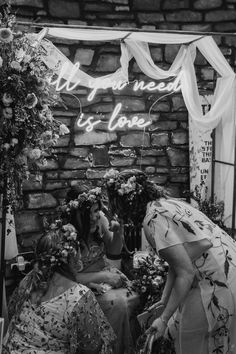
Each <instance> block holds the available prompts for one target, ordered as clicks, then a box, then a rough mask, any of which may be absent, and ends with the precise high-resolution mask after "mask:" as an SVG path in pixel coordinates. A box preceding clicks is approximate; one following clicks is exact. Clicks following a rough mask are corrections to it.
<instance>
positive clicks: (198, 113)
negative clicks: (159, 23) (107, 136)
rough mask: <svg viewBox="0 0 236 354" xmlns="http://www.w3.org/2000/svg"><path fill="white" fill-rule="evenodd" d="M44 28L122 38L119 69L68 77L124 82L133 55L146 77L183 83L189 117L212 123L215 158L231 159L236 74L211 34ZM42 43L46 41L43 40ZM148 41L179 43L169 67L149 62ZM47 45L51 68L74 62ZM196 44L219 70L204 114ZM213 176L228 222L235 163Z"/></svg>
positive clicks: (82, 36) (77, 36)
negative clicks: (102, 73) (165, 67)
mask: <svg viewBox="0 0 236 354" xmlns="http://www.w3.org/2000/svg"><path fill="white" fill-rule="evenodd" d="M47 33H48V35H49V36H51V37H59V38H67V39H72V40H86V41H90V40H91V41H110V40H118V39H119V40H120V39H122V41H121V60H120V63H121V68H120V69H118V70H117V71H116V72H115V73H112V74H109V75H106V76H102V77H100V78H93V77H91V76H89V75H87V74H86V73H84V72H83V71H82V70H77V72H76V74H75V75H74V77H73V80H72V81H73V82H77V81H78V80H79V82H80V85H83V86H86V87H93V86H94V85H96V87H99V85H100V84H102V81H103V80H108V84H107V87H109V85H110V86H112V82H114V81H115V82H117V81H121V82H127V81H128V80H129V77H128V65H129V61H130V59H131V58H132V57H134V58H135V60H136V62H137V64H138V66H139V68H140V69H141V70H142V72H144V73H145V74H146V75H147V76H148V77H150V78H153V79H156V80H160V79H166V78H169V77H177V76H178V77H179V78H180V82H181V90H182V95H183V98H184V101H185V104H186V107H187V109H188V111H189V114H190V116H191V118H192V120H193V122H194V123H195V124H196V125H197V126H198V128H201V129H202V130H203V131H207V130H212V129H214V128H216V139H217V140H216V159H218V160H221V161H227V162H231V163H233V161H234V141H235V105H234V98H235V93H236V90H235V73H234V71H233V70H232V68H231V67H230V65H229V64H228V62H227V61H226V59H225V58H224V56H223V54H222V53H221V51H220V49H219V48H218V46H217V45H216V43H215V41H214V40H213V38H212V37H210V36H205V37H203V36H198V35H191V34H190V35H188V34H179V33H178V34H175V33H151V32H141V31H140V32H138V31H137V32H135V31H134V32H132V31H131V32H130V31H119V30H117V31H116V30H115V31H112V30H110V31H109V30H96V29H94V30H93V29H76V28H75V29H73V28H70V29H67V28H48V29H47ZM39 35H40V34H39ZM42 43H45V41H43V42H42ZM48 43H50V42H48ZM148 43H160V44H163V43H165V44H182V45H181V47H180V49H179V52H178V54H177V56H176V58H175V60H174V62H173V63H172V65H171V66H170V68H169V69H168V70H163V69H161V68H159V67H158V66H157V65H155V63H154V62H153V60H152V58H151V54H150V51H149V46H148ZM50 48H51V52H49V51H48V56H47V58H46V62H48V65H50V66H51V67H52V66H53V65H55V64H56V63H58V62H60V65H61V64H63V63H68V65H69V67H70V68H73V64H72V63H71V62H70V61H69V60H68V59H67V58H66V57H65V56H64V55H63V54H62V53H60V51H59V50H58V49H56V47H54V46H53V44H52V43H50ZM196 49H198V50H199V51H200V52H201V53H202V54H203V56H204V57H205V58H206V60H207V61H208V62H209V63H210V64H211V65H212V67H213V68H214V69H215V71H216V72H217V74H218V78H217V80H216V88H215V91H214V94H213V104H212V107H211V109H210V111H209V112H208V113H207V114H206V115H203V113H202V109H201V101H200V96H199V92H198V86H197V79H196V74H195V69H194V60H195V56H196ZM53 53H56V56H55V57H54V58H52V55H53ZM68 71H69V70H68ZM68 71H67V72H65V73H64V78H65V79H67V78H68ZM216 177H217V178H216V185H215V192H216V195H217V197H218V199H219V200H223V201H224V202H225V217H226V218H227V222H228V226H230V222H231V217H232V215H230V214H231V211H232V191H233V178H234V176H233V168H232V167H227V165H217V176H216Z"/></svg>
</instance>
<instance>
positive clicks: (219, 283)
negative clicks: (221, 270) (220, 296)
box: [214, 280, 228, 288]
mask: <svg viewBox="0 0 236 354" xmlns="http://www.w3.org/2000/svg"><path fill="white" fill-rule="evenodd" d="M214 283H215V284H216V285H218V286H220V287H222V288H228V286H227V285H226V284H225V283H222V282H221V281H219V280H215V281H214Z"/></svg>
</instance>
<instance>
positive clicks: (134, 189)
mask: <svg viewBox="0 0 236 354" xmlns="http://www.w3.org/2000/svg"><path fill="white" fill-rule="evenodd" d="M103 178H104V180H106V184H107V186H108V187H110V188H113V190H117V193H118V194H119V195H120V196H122V195H125V194H127V195H130V199H132V198H133V197H134V194H135V193H138V194H140V193H141V192H142V191H143V186H142V185H141V184H139V183H138V180H137V177H136V176H131V177H130V178H128V179H127V181H125V180H124V179H123V177H121V176H120V173H119V171H117V170H114V169H111V170H109V171H108V172H106V173H105V175H104V176H103Z"/></svg>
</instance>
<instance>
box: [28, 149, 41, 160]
mask: <svg viewBox="0 0 236 354" xmlns="http://www.w3.org/2000/svg"><path fill="white" fill-rule="evenodd" d="M28 156H29V158H30V159H33V160H38V159H39V158H40V157H41V150H40V149H37V148H36V149H32V150H31V151H30V152H29V154H28Z"/></svg>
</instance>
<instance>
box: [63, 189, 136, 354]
mask: <svg viewBox="0 0 236 354" xmlns="http://www.w3.org/2000/svg"><path fill="white" fill-rule="evenodd" d="M102 209H103V210H104V207H103V203H102V194H101V188H93V189H90V190H89V189H88V188H87V187H86V186H83V187H81V186H73V188H72V189H71V190H70V191H69V192H68V194H67V198H66V202H65V204H64V205H62V206H61V212H62V214H61V215H62V217H63V218H64V220H65V221H66V222H70V223H72V224H73V225H74V226H75V228H76V229H77V230H78V235H79V236H80V239H79V242H80V249H81V263H80V265H79V267H78V266H77V268H76V270H75V271H76V280H77V282H79V283H82V284H85V285H87V286H88V287H91V288H92V289H93V290H94V291H95V294H96V299H97V301H98V303H99V305H100V306H101V308H102V310H103V312H104V314H105V316H106V317H107V319H108V321H109V322H110V324H111V325H112V327H113V329H114V332H115V334H116V336H117V341H116V343H115V351H114V353H115V354H126V353H127V354H128V353H133V348H134V339H135V336H136V329H135V323H134V322H135V321H136V319H135V316H134V310H135V308H136V307H137V306H138V304H139V297H138V295H137V294H136V293H134V292H131V291H130V290H129V291H128V290H127V288H126V284H127V282H128V279H127V278H126V276H125V275H124V274H123V273H122V272H121V271H120V270H118V269H117V268H115V267H113V266H111V265H110V264H109V262H108V260H107V257H106V254H107V253H109V257H112V256H111V254H112V255H117V256H118V255H119V254H120V253H121V249H122V232H123V230H122V228H121V227H120V225H119V223H117V222H113V223H112V226H113V228H112V230H113V231H111V228H109V222H108V219H107V218H106V216H105V215H104V213H103V212H102ZM114 258H116V257H115V256H114Z"/></svg>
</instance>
